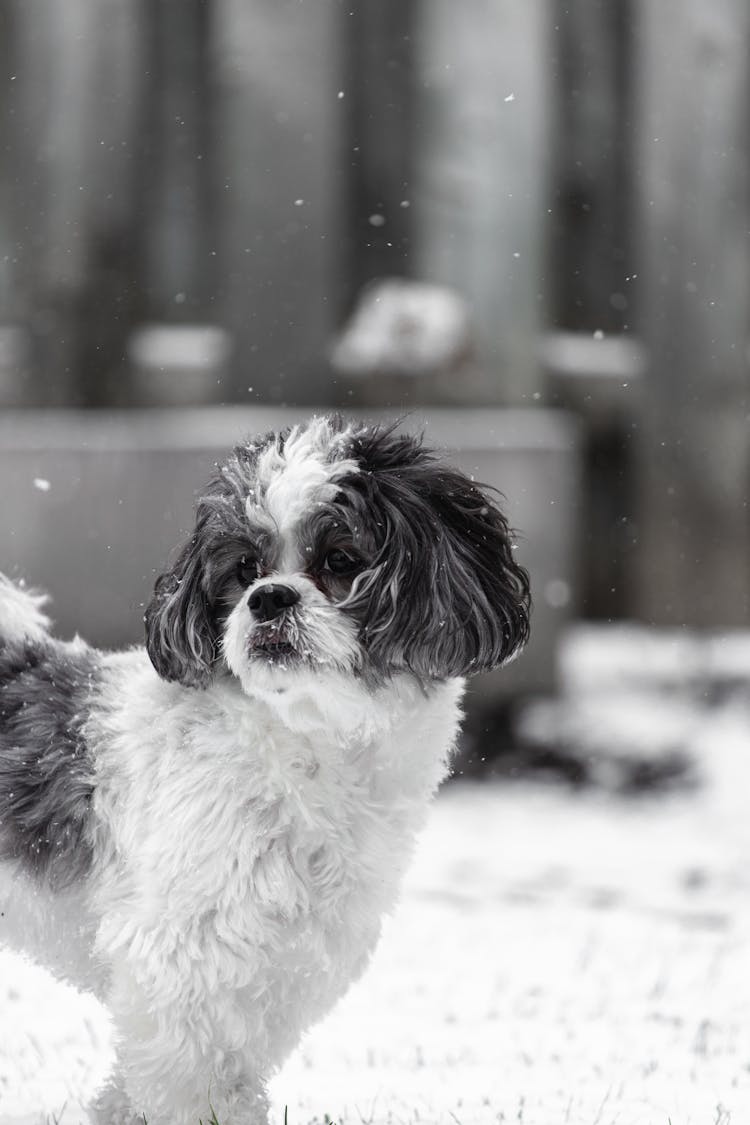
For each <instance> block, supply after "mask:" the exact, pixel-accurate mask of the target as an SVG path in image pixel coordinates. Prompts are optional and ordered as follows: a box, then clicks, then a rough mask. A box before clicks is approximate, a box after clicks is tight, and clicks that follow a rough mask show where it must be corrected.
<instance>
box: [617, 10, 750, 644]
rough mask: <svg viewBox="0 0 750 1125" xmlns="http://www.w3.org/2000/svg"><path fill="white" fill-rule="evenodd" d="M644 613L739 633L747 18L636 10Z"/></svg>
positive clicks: (744, 471)
mask: <svg viewBox="0 0 750 1125" xmlns="http://www.w3.org/2000/svg"><path fill="white" fill-rule="evenodd" d="M637 14H638V23H637V34H636V40H635V42H636V46H637V52H636V56H635V57H636V61H637V65H638V71H637V75H636V82H635V88H636V90H637V91H638V97H639V104H638V120H637V124H638V130H639V134H638V135H639V145H638V150H637V152H636V153H635V154H634V159H635V168H636V176H637V184H638V198H637V205H638V214H639V220H640V222H639V230H640V234H641V245H640V262H639V268H638V270H637V272H638V289H637V293H638V314H637V328H638V330H639V334H640V335H642V336H643V338H644V340H645V342H646V344H647V346H648V348H649V350H650V369H649V372H648V377H647V379H646V385H645V394H646V404H645V413H644V416H643V419H642V423H641V425H640V428H639V430H638V432H637V434H636V441H637V451H638V465H639V468H640V473H641V479H640V489H639V497H640V511H639V515H638V540H639V552H638V555H639V560H640V567H639V570H640V573H639V578H640V592H639V609H640V613H641V615H642V616H643V617H644V618H646V619H647V620H649V621H657V622H674V623H683V622H687V623H690V624H699V625H700V624H712V625H718V624H737V623H740V622H745V621H747V620H748V594H749V592H750V534H749V528H748V513H747V493H748V479H749V478H748V468H749V460H748V421H747V390H748V357H747V351H746V346H747V339H748V319H749V316H750V238H749V232H750V195H749V193H748V147H749V143H750V114H749V110H748V107H750V68H749V67H748V58H749V56H750V7H748V5H747V3H746V0H715V2H714V3H712V4H710V5H708V4H704V3H702V2H701V0H662V2H661V3H658V4H654V3H652V0H640V3H639V4H638V8H637Z"/></svg>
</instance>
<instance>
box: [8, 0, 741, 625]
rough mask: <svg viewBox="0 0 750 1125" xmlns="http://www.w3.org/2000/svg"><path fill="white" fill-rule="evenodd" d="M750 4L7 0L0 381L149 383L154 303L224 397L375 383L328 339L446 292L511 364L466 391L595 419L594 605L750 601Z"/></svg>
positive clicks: (142, 398) (33, 390)
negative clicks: (385, 309) (342, 358)
mask: <svg viewBox="0 0 750 1125" xmlns="http://www.w3.org/2000/svg"><path fill="white" fill-rule="evenodd" d="M749 23H750V8H748V6H747V4H746V3H743V0H715V2H714V3H712V4H711V5H706V4H703V3H700V2H699V0H658V2H654V0H523V2H521V0H462V3H461V4H458V3H456V0H351V2H347V3H344V2H342V0H66V2H65V4H64V5H62V4H60V3H59V0H3V3H2V5H0V86H1V88H2V90H3V103H2V112H0V145H1V146H2V153H3V159H2V166H1V167H0V402H2V403H4V404H6V405H11V404H14V403H17V404H21V405H24V406H27V407H28V406H34V405H37V406H39V405H44V406H50V405H70V404H75V405H89V406H90V405H143V404H145V403H147V402H153V401H154V391H153V388H154V386H156V385H157V384H156V383H155V382H154V381H153V380H151V381H150V379H151V377H150V374H149V373H150V372H153V371H155V370H156V369H157V368H159V367H160V366H161V367H163V366H164V365H163V364H162V363H161V361H160V359H159V355H160V354H161V353H158V354H157V355H156V356H154V355H153V354H152V355H151V358H150V359H148V357H147V359H146V360H143V359H142V358H139V357H140V356H142V353H143V351H144V348H145V350H146V351H147V350H148V348H147V346H146V344H145V343H144V337H143V335H142V333H141V332H140V330H141V329H142V328H143V326H144V325H147V324H151V323H157V324H160V325H166V326H167V328H168V329H169V328H179V327H180V326H183V327H188V328H190V327H196V326H198V327H200V326H202V325H203V326H213V327H214V328H218V329H220V330H221V331H223V332H224V333H225V343H226V346H225V347H221V346H216V347H214V346H213V344H212V346H211V348H209V349H208V352H210V355H209V354H208V352H207V353H206V356H205V357H204V358H203V360H202V361H201V362H203V368H202V369H200V370H199V372H198V376H199V377H198V380H197V382H195V383H193V384H190V386H193V385H195V386H199V385H200V388H201V389H200V390H199V391H197V392H196V394H195V399H194V400H195V401H198V400H199V399H200V400H202V401H206V402H211V401H213V402H222V401H223V402H249V401H251V402H257V401H260V402H266V403H270V404H274V403H276V404H284V403H291V404H300V405H304V404H310V403H320V402H327V403H331V404H336V405H342V406H348V405H351V404H352V403H353V402H356V387H354V385H353V384H348V383H347V382H346V381H345V380H344V379H342V377H341V376H334V374H333V373H332V369H331V366H330V363H329V359H328V356H329V349H330V344H331V340H332V338H333V336H334V334H335V333H336V331H337V330H338V328H339V327H340V325H341V323H342V321H343V320H344V318H345V317H346V316H347V314H348V313H349V312H350V311H351V309H352V306H353V303H354V301H355V299H356V295H357V293H358V291H359V290H360V288H361V287H362V286H363V285H364V284H366V283H367V281H368V280H370V279H372V278H374V277H378V276H383V275H396V276H398V275H405V276H410V277H415V278H421V279H425V280H428V281H435V282H439V283H442V284H446V285H450V286H452V287H454V288H456V289H457V290H458V291H459V292H460V293H461V294H462V295H463V296H464V297H465V299H466V300H467V302H468V303H469V306H470V308H471V311H472V316H473V320H474V330H475V338H476V351H477V357H478V367H479V368H480V369H481V371H482V373H483V379H481V380H479V381H477V382H475V383H472V384H471V386H469V385H468V384H467V385H466V386H465V387H464V386H461V387H460V388H459V390H458V392H457V393H456V394H455V395H454V397H455V398H461V397H462V396H463V397H465V398H466V399H467V400H471V401H473V403H474V404H476V403H477V402H481V401H485V402H489V403H492V404H494V405H524V404H526V405H533V404H534V403H535V402H547V403H560V404H564V405H567V406H568V407H569V408H572V409H574V410H576V411H579V412H580V413H582V414H583V415H584V417H585V418H586V420H587V423H588V426H587V433H588V438H587V460H588V487H587V490H586V494H585V496H584V498H583V505H584V509H583V510H584V524H585V527H586V537H585V540H584V542H583V544H582V554H583V557H584V562H585V574H586V579H585V583H584V589H583V592H582V607H583V610H584V612H586V613H588V614H591V615H595V616H604V617H607V616H612V617H614V616H620V615H623V614H634V615H637V616H640V617H643V618H645V619H647V620H653V621H660V622H673V623H695V624H706V625H715V624H721V625H728V624H729V625H731V624H739V623H747V621H748V612H749V611H748V603H749V599H748V593H749V590H748V582H749V579H748V572H749V571H750V567H749V565H748V564H749V563H750V557H749V556H750V543H749V542H748V518H747V506H746V489H747V480H748V440H747V424H748V423H747V401H746V383H747V363H748V354H747V339H748V323H747V321H748V315H749V310H750V292H748V290H749V289H750V276H749V274H750V254H749V253H748V249H749V248H748V230H750V203H749V199H750V195H749V194H748V190H747V187H748V185H747V165H748V147H749V145H750V128H749V127H748V126H749V124H750V123H749V122H748V112H749V111H748V106H750V97H749V96H748V94H749V93H750V91H748V72H749V68H748V60H749V57H750V26H749ZM550 332H554V335H547V336H545V333H550ZM559 333H562V335H559ZM602 336H603V337H604V339H605V342H606V341H609V340H611V339H612V337H615V338H616V339H617V340H618V341H619V342H621V343H622V342H624V343H626V344H627V342H628V341H629V340H632V341H633V347H634V348H635V350H636V351H637V352H638V354H639V355H642V356H644V357H645V359H644V361H643V363H642V364H641V365H640V367H639V365H638V364H634V363H633V362H632V355H633V354H634V353H633V352H632V350H631V351H628V349H627V348H624V349H619V350H618V349H617V348H615V350H614V351H608V352H606V353H605V350H599V351H597V350H596V349H597V345H598V344H599V343H600V342H601V337H602ZM145 339H146V341H147V340H149V339H151V337H145ZM175 339H176V337H175ZM192 339H195V340H207V339H209V336H207V335H205V334H204V335H202V336H201V335H199V336H195V337H192ZM210 339H211V340H213V339H214V337H210ZM134 340H135V341H136V342H137V346H136V345H134ZM180 340H181V343H180V348H181V349H182V352H181V354H183V355H184V352H185V346H186V345H185V338H184V337H180ZM571 341H573V342H574V343H575V347H576V348H577V349H578V350H577V351H573V352H572V353H571V352H570V350H569V348H568V345H569V344H570V343H571ZM540 342H541V343H543V344H544V347H543V348H540ZM228 348H231V358H229V359H227V354H228V353H227V349H228ZM566 349H568V350H566ZM177 350H179V349H177ZM188 350H189V347H188ZM540 351H543V352H544V361H543V362H540ZM570 354H573V355H579V356H581V357H582V358H581V361H580V363H577V368H578V374H582V375H583V376H584V377H583V378H582V379H578V380H577V381H576V380H575V379H571V378H569V376H570V374H571V370H570V364H568V367H567V368H566V361H565V356H569V355H570ZM618 356H620V357H624V358H623V360H622V362H620V359H618ZM212 357H213V358H212ZM216 357H221V358H220V359H217V358H216ZM198 358H199V359H200V357H198ZM181 364H182V366H184V362H183V360H180V361H179V362H178V361H175V363H174V367H175V378H177V377H178V375H180V377H182V375H181V374H180V372H181ZM167 366H168V365H167ZM198 367H199V368H200V363H198ZM183 374H184V372H183ZM166 382H168V380H166ZM166 382H165V381H162V383H161V384H159V386H165V385H166ZM625 383H627V384H628V386H627V388H623V387H622V384H625ZM184 385H187V384H184ZM613 386H616V387H617V388H619V392H620V393H618V394H617V395H615V396H614V397H613V395H612V388H613ZM573 387H575V388H576V389H571V388H573ZM623 391H624V393H622V392H623ZM161 393H162V392H161V391H159V394H161ZM191 393H192V391H191ZM382 393H383V394H384V395H385V393H386V392H385V391H383V392H382ZM388 393H389V394H391V393H392V385H391V384H389V391H388ZM435 396H436V398H439V392H438V391H437V390H436V392H435ZM168 397H169V396H168V394H167V393H166V392H165V400H166V398H168ZM175 397H180V396H179V395H176V396H175ZM376 397H377V396H376ZM157 398H158V395H157ZM369 401H372V395H370V396H369ZM383 405H398V404H397V403H394V402H390V403H388V402H385V401H384V402H383Z"/></svg>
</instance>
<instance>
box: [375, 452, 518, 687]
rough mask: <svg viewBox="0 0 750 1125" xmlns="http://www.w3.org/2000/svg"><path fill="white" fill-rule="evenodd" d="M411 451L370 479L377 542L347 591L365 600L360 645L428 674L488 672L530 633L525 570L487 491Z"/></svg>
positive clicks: (381, 658) (428, 456)
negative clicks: (366, 570) (371, 563)
mask: <svg viewBox="0 0 750 1125" xmlns="http://www.w3.org/2000/svg"><path fill="white" fill-rule="evenodd" d="M401 452H402V453H403V449H402V451H401ZM411 452H412V461H411V464H406V465H405V466H403V467H399V469H398V470H397V471H395V472H389V473H387V474H380V479H379V481H378V484H377V485H376V488H377V492H378V494H379V495H378V497H377V500H376V503H377V504H378V508H379V509H380V510H379V522H380V526H381V527H382V528H383V532H384V534H383V541H382V547H381V549H380V551H379V552H378V557H377V559H376V560H375V562H376V565H375V567H374V568H373V569H372V571H371V572H370V575H369V576H367V575H365V576H364V579H363V582H362V583H361V584H360V586H359V589H357V590H356V591H355V598H357V600H359V599H361V598H363V597H364V598H366V599H367V604H366V606H365V608H364V611H362V610H360V614H361V616H360V619H361V620H362V622H363V636H364V639H365V643H366V644H367V648H368V651H369V653H370V655H371V657H372V658H373V659H374V660H375V662H376V663H380V664H382V665H384V666H387V665H388V664H389V662H391V661H392V660H393V659H394V658H395V660H396V663H397V664H402V665H404V666H406V667H408V668H409V669H410V670H411V671H413V672H414V673H415V674H416V675H418V676H420V677H425V678H428V679H429V678H435V677H439V678H443V677H446V676H466V675H473V674H474V673H476V672H485V671H489V670H490V669H492V668H496V667H498V666H499V665H501V664H504V663H506V662H507V661H508V660H510V659H511V658H512V657H513V656H515V654H516V653H517V652H518V651H519V650H520V648H521V647H522V646H523V644H524V643H525V642H526V640H527V639H528V635H529V608H530V595H529V579H528V575H527V573H526V571H525V570H524V569H523V567H522V566H520V565H519V564H518V563H517V562H516V561H515V559H514V557H513V544H512V539H511V533H510V531H509V528H508V524H507V521H506V520H505V517H504V516H503V515H502V513H501V512H500V511H499V510H498V508H497V507H496V506H495V504H494V503H493V502H492V501H491V499H490V498H489V497H488V495H487V494H486V492H485V491H484V490H483V489H482V488H480V487H479V486H478V485H476V484H474V482H473V481H470V480H469V479H468V478H467V477H466V476H464V474H463V473H461V472H459V471H458V470H456V469H452V468H449V467H445V466H443V465H440V464H439V463H438V462H436V461H435V459H434V458H433V456H432V454H431V453H430V452H429V451H428V450H424V449H421V448H413V449H412V451H411Z"/></svg>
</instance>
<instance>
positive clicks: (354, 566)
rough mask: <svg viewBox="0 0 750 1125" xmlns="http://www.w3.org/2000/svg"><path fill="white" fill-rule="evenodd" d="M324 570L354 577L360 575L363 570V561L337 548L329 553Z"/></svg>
mask: <svg viewBox="0 0 750 1125" xmlns="http://www.w3.org/2000/svg"><path fill="white" fill-rule="evenodd" d="M323 569H324V570H327V571H329V572H330V573H331V574H341V575H345V576H347V575H353V574H358V573H359V572H360V570H362V560H361V559H359V558H357V557H356V556H355V555H350V554H349V553H348V551H343V550H341V548H336V549H335V550H333V551H329V552H328V554H327V555H326V557H325V562H324V563H323Z"/></svg>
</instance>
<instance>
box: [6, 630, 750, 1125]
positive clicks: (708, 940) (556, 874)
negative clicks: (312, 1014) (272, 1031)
mask: <svg viewBox="0 0 750 1125" xmlns="http://www.w3.org/2000/svg"><path fill="white" fill-rule="evenodd" d="M652 642H653V644H652ZM684 643H687V644H688V648H687V649H685V648H684V647H683V648H682V649H681V648H680V646H681V645H684ZM654 645H655V647H654ZM749 658H750V641H749V640H748V639H747V638H727V639H726V641H721V642H715V643H714V644H713V645H712V644H708V643H707V642H705V641H701V642H694V641H692V639H690V638H685V636H684V635H682V634H680V635H673V636H671V637H664V636H662V637H661V638H659V637H658V636H657V635H652V634H645V633H642V632H638V631H636V632H628V631H616V630H615V631H605V632H603V633H594V634H592V633H589V632H586V633H578V634H577V635H576V636H575V637H574V638H573V640H572V642H571V644H570V645H569V646H568V649H567V650H566V656H565V663H564V675H563V684H564V687H565V695H564V697H563V699H562V701H561V702H560V703H558V704H557V705H555V707H552V708H551V707H547V708H546V710H544V711H543V712H542V713H541V717H540V716H539V715H537V716H534V715H531V716H529V717H528V719H527V721H528V724H529V725H530V726H531V728H533V729H535V730H536V732H537V736H538V737H541V735H540V734H539V732H540V731H546V732H547V736H548V737H549V735H550V730H551V728H552V727H553V726H554V723H555V722H556V723H557V724H558V726H559V729H560V730H561V731H562V735H561V738H562V740H563V741H565V740H566V739H568V740H569V739H571V738H573V737H577V738H579V740H580V741H581V743H582V744H583V745H584V746H586V744H587V741H588V742H590V744H591V747H590V752H591V756H592V757H594V758H598V760H601V759H602V758H603V757H606V744H607V742H608V741H609V740H610V736H611V743H612V745H613V746H614V747H615V748H616V753H615V759H617V757H618V755H620V754H621V753H623V752H624V751H623V747H625V749H626V750H627V751H628V753H631V754H632V753H641V752H642V753H643V754H644V755H648V754H651V753H653V752H654V747H656V748H657V750H658V749H659V748H661V750H660V751H659V752H661V751H664V752H665V753H666V752H669V753H674V752H679V753H680V754H682V755H683V756H684V759H685V761H686V762H688V763H689V764H690V766H691V769H690V771H689V774H687V775H686V776H689V779H690V781H691V784H688V785H677V786H675V787H674V788H672V789H664V790H662V791H654V792H653V793H651V794H648V795H642V796H640V797H638V798H637V799H636V798H624V797H623V796H621V795H617V794H615V793H613V792H612V791H611V789H609V788H607V787H606V780H607V778H608V777H609V776H617V768H615V770H614V774H611V773H608V772H607V770H606V769H604V770H602V769H599V770H594V772H593V776H594V778H595V779H598V780H599V782H600V784H599V786H598V787H595V788H589V789H583V790H581V791H579V792H571V790H570V789H569V788H565V787H563V786H562V785H553V784H550V783H538V782H537V783H534V782H531V781H521V782H510V783H509V782H507V781H506V782H499V781H495V782H491V783H485V784H479V783H468V782H458V783H455V784H453V785H451V786H449V787H448V788H447V789H446V790H445V791H444V792H443V793H442V794H441V796H440V798H439V800H438V802H437V804H436V807H435V810H434V813H433V816H432V819H431V822H430V825H429V827H428V829H427V831H426V833H425V834H424V837H423V839H422V841H421V844H420V848H419V851H418V855H417V857H416V861H415V863H414V865H413V867H412V869H411V871H410V874H409V876H408V880H407V884H406V887H405V891H404V895H403V900H402V903H401V906H400V907H399V909H398V911H397V913H396V914H395V916H394V917H393V918H392V919H390V920H389V921H388V923H387V925H386V928H385V932H384V938H383V942H382V944H381V946H380V948H379V950H378V952H377V954H376V956H375V959H374V961H373V964H372V966H371V968H370V970H369V971H368V973H367V974H366V976H365V977H364V978H363V980H362V981H361V982H360V983H359V984H358V985H357V986H355V988H353V989H352V990H351V992H350V993H349V995H348V996H347V997H346V998H345V999H344V1001H343V1002H342V1003H341V1004H340V1005H339V1007H338V1008H337V1010H336V1011H335V1012H334V1013H333V1014H332V1015H331V1016H330V1017H329V1019H328V1020H327V1021H326V1022H325V1023H323V1024H321V1025H320V1026H319V1027H317V1028H316V1029H314V1030H313V1031H312V1032H311V1033H310V1034H309V1035H308V1036H307V1038H306V1039H305V1041H304V1043H303V1045H302V1046H301V1048H300V1049H299V1051H298V1052H297V1053H296V1055H295V1056H294V1058H293V1059H292V1060H291V1061H290V1062H289V1064H288V1065H287V1066H286V1067H285V1068H284V1070H283V1071H282V1073H281V1074H280V1075H278V1077H277V1078H276V1079H275V1080H274V1083H273V1088H272V1093H273V1119H274V1122H275V1123H276V1125H281V1123H282V1122H283V1121H284V1111H285V1107H288V1121H289V1125H309V1123H310V1122H312V1121H313V1120H317V1121H318V1122H322V1121H323V1120H324V1118H325V1116H326V1115H328V1116H329V1117H330V1118H332V1119H333V1120H335V1121H337V1122H341V1123H342V1125H364V1123H369V1122H372V1125H385V1123H391V1122H392V1123H394V1125H400V1123H403V1125H407V1123H408V1125H411V1123H414V1125H416V1123H425V1122H435V1123H437V1122H440V1123H441V1125H442V1123H444V1122H447V1123H450V1122H459V1123H461V1125H485V1123H486V1125H489V1123H493V1125H494V1123H496V1122H525V1123H529V1125H564V1123H571V1125H615V1123H617V1125H670V1123H671V1125H729V1123H730V1122H731V1123H732V1125H745V1123H747V1122H750V863H749V862H748V860H749V859H750V702H749V701H748V700H750V691H748V686H750V668H749V667H748V664H749ZM670 669H671V671H670ZM722 685H723V688H722ZM723 689H726V690H723ZM582 714H585V715H588V716H589V719H588V721H587V723H584V724H583V726H582V725H581V715H582ZM592 716H595V717H592ZM576 723H578V726H576ZM649 729H651V730H652V731H653V738H652V739H651V740H649V735H648V731H649ZM628 730H630V731H632V735H631V736H630V738H628V737H626V734H625V732H626V731H628ZM575 732H577V733H575ZM633 747H635V750H634V749H633ZM586 753H588V749H587V750H586ZM12 971H13V970H12V965H11V962H10V960H9V959H8V958H7V957H5V958H0V985H1V986H2V988H3V990H4V991H5V993H6V994H7V992H8V990H9V989H11V990H12V991H13V992H14V994H15V1000H14V1001H13V1004H14V1007H13V1014H12V1017H8V1012H9V1010H10V1009H9V1006H8V1002H7V1001H6V1000H4V1001H3V1004H2V1006H0V1119H2V1120H3V1121H6V1120H11V1119H12V1114H14V1113H15V1114H18V1113H20V1112H21V1111H23V1112H26V1113H30V1112H31V1111H32V1109H33V1108H34V1107H33V1106H32V1105H31V1102H32V1101H33V1095H34V1092H38V1095H39V1098H38V1102H39V1105H40V1106H41V1104H42V1093H43V1090H44V1088H45V1085H44V1084H45V1082H46V1081H47V1080H48V1076H49V1080H50V1081H51V1076H52V1074H53V1071H54V1069H55V1066H54V1064H55V1060H54V1059H52V1058H51V1057H49V1056H48V1055H46V1054H45V1050H44V1048H45V1044H46V1043H48V1042H51V1041H54V1042H56V1043H57V1046H58V1049H63V1048H64V1047H65V1044H66V1042H67V1046H68V1049H69V1050H70V1051H71V1052H72V1054H71V1055H70V1058H71V1059H78V1062H79V1063H81V1065H84V1064H86V1062H87V1060H88V1059H89V1058H96V1061H97V1062H98V1063H99V1064H101V1062H102V1059H103V1058H105V1057H106V1043H107V1029H106V1025H104V1024H103V1023H100V1022H98V1021H99V1020H100V1019H101V1017H99V1016H97V1015H96V1013H92V1011H91V1010H88V1011H87V1012H85V1013H82V1012H81V1011H80V1010H79V1009H78V1007H77V1005H75V1004H73V1003H71V1002H70V1001H69V998H67V997H63V998H62V999H60V998H59V997H58V996H56V995H55V994H54V988H52V986H50V985H48V984H44V985H40V984H39V982H38V981H37V985H36V987H35V988H34V987H32V986H31V985H30V984H29V981H28V979H27V978H25V977H24V976H23V975H22V974H21V975H15V974H14V975H13V976H12V977H10V978H9V977H8V973H9V972H12ZM45 987H46V989H47V992H46V994H45V995H44V997H42V995H41V994H40V989H42V991H44V988H45ZM27 989H30V991H29V992H28V1000H29V1003H28V1004H27V1005H26V1006H25V1007H24V1005H23V1003H22V1000H23V994H24V993H25V992H26V990H27ZM55 1013H57V1015H56V1017H55V1020H54V1021H53V1020H52V1015H53V1014H55ZM63 1014H64V1017H65V1018H64V1019H63ZM65 1019H67V1021H68V1032H69V1033H68V1035H67V1040H66V1036H65V1035H61V1033H60V1022H61V1020H62V1022H65ZM76 1035H77V1036H78V1041H77V1043H76ZM31 1039H34V1040H35V1046H34V1049H33V1052H32V1053H31V1054H30V1053H29V1052H30V1050H31V1049H30V1047H29V1043H30V1040H31ZM92 1039H93V1040H97V1041H99V1042H101V1043H102V1044H103V1045H104V1046H103V1048H102V1050H100V1051H99V1052H98V1054H97V1053H96V1052H92V1051H91V1048H90V1042H91V1040H92ZM71 1043H72V1044H73V1046H71ZM58 1064H59V1059H58ZM71 1067H72V1063H71ZM58 1070H59V1065H58ZM71 1072H72V1070H71ZM4 1079H5V1080H6V1083H7V1082H12V1081H15V1082H16V1088H15V1093H14V1095H13V1097H14V1098H15V1099H16V1100H14V1101H12V1104H11V1095H10V1092H9V1087H8V1086H7V1085H6V1096H5V1099H4V1098H3V1080H4ZM58 1093H59V1091H58ZM56 1096H57V1094H56ZM24 1098H25V1100H24ZM47 1108H51V1106H50V1105H49V1104H48V1105H47ZM59 1108H60V1107H58V1109H59ZM3 1113H5V1114H6V1117H5V1118H3V1117H2V1114H3ZM77 1117H78V1115H77V1114H76V1112H75V1111H71V1110H70V1109H69V1110H68V1111H66V1112H65V1113H64V1114H63V1115H62V1123H63V1125H68V1123H73V1125H74V1119H77Z"/></svg>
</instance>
